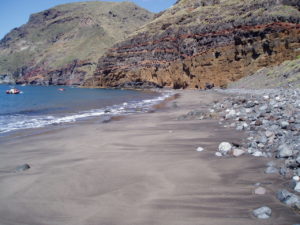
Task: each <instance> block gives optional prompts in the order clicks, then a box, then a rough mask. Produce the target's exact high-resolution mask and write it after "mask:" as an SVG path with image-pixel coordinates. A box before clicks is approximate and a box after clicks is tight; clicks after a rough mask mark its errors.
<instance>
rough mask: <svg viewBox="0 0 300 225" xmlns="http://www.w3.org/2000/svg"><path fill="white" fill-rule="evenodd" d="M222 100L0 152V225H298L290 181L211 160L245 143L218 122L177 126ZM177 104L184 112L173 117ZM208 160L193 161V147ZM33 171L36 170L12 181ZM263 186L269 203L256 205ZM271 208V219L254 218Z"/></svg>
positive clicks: (29, 140) (186, 100) (245, 161)
mask: <svg viewBox="0 0 300 225" xmlns="http://www.w3.org/2000/svg"><path fill="white" fill-rule="evenodd" d="M221 98H222V95H220V94H217V93H215V92H211V91H207V92H204V91H182V92H180V97H179V98H178V99H176V100H172V101H170V102H168V103H167V104H166V105H165V106H164V107H163V108H159V109H158V110H157V111H155V112H153V113H145V114H136V115H130V116H127V117H125V118H122V119H121V120H115V121H111V122H109V123H95V124H81V125H79V126H74V127H69V128H63V129H60V130H55V131H50V132H45V133H43V134H40V135H32V136H28V137H22V138H18V139H11V140H8V141H5V142H2V143H0V224H1V225H25V224H26V225H254V224H266V225H267V224H270V225H271V224H272V225H288V224H290V225H292V224H295V223H297V222H299V221H300V216H299V214H297V213H296V212H294V211H293V210H292V209H289V208H287V207H286V206H285V205H283V204H281V203H280V202H279V201H278V200H277V199H276V198H275V192H276V191H277V190H278V189H279V188H280V187H281V186H282V185H283V184H284V182H285V181H284V180H283V179H281V178H280V177H279V176H276V175H274V174H265V173H264V169H265V164H266V162H267V160H266V159H264V158H256V157H253V156H250V155H243V156H241V157H238V158H234V157H230V156H228V157H221V158H218V157H216V156H215V155H214V154H215V152H216V150H217V148H218V145H219V143H220V142H222V141H229V142H237V143H239V142H242V140H243V138H245V134H244V133H243V132H241V131H236V130H235V129H230V128H224V127H221V126H220V125H219V124H218V121H217V120H213V119H210V120H183V121H180V120H177V118H178V117H179V116H180V115H183V114H185V113H187V112H189V111H191V110H193V109H204V108H205V107H207V106H208V104H209V103H211V102H213V101H214V100H215V99H221ZM174 101H176V103H177V105H178V107H174V105H173V102H174ZM199 146H201V147H203V148H204V151H202V152H197V151H196V149H197V147H199ZM24 163H28V164H29V165H30V166H31V168H30V169H29V170H27V171H23V172H15V171H14V170H15V168H16V167H17V166H19V165H22V164H24ZM257 182H260V183H261V184H262V185H263V186H264V187H265V188H266V189H267V193H266V194H265V195H255V194H254V193H253V192H254V189H255V184H256V183H257ZM264 205H266V206H269V207H271V208H272V216H271V218H270V219H265V220H259V219H257V218H255V217H254V216H253V215H252V211H253V209H256V208H259V207H261V206H264Z"/></svg>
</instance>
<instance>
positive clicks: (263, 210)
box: [253, 206, 272, 219]
mask: <svg viewBox="0 0 300 225" xmlns="http://www.w3.org/2000/svg"><path fill="white" fill-rule="evenodd" d="M271 214H272V210H271V208H270V207H268V206H263V207H260V208H258V209H255V210H253V215H254V216H255V217H257V218H258V219H268V218H270V216H271Z"/></svg>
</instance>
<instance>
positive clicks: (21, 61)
mask: <svg viewBox="0 0 300 225" xmlns="http://www.w3.org/2000/svg"><path fill="white" fill-rule="evenodd" d="M152 18H153V14H152V13H150V12H148V11H146V10H144V9H141V8H139V7H137V6H136V5H134V4H133V3H130V2H123V3H116V2H81V3H71V4H66V5H60V6H57V7H54V8H51V9H49V10H45V11H43V12H40V13H36V14H33V15H31V16H30V18H29V21H28V23H27V24H25V25H23V26H21V27H19V28H15V29H14V30H12V31H11V32H10V33H8V34H7V35H6V36H5V37H4V38H3V39H2V40H1V41H0V77H2V78H4V77H10V78H13V79H15V80H16V82H17V83H24V82H25V83H33V84H81V83H82V82H83V81H84V80H85V79H86V77H89V76H91V75H92V74H93V72H94V70H95V68H96V64H97V61H98V59H99V57H101V56H102V55H103V53H104V52H105V51H106V50H107V48H109V47H111V46H112V45H113V44H115V43H116V42H117V41H120V40H122V39H124V38H125V37H127V36H128V35H129V33H130V32H133V31H134V30H136V29H137V28H138V27H140V26H142V25H143V24H145V23H146V22H148V21H150V20H151V19H152ZM2 80H4V79H2ZM6 80H7V79H6ZM0 82H1V81H0Z"/></svg>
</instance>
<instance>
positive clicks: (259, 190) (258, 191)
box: [254, 187, 267, 195]
mask: <svg viewBox="0 0 300 225" xmlns="http://www.w3.org/2000/svg"><path fill="white" fill-rule="evenodd" d="M266 192H267V191H266V189H265V188H263V187H258V188H256V189H255V190H254V194H256V195H264V194H266Z"/></svg>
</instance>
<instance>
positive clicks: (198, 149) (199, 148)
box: [196, 147, 204, 152]
mask: <svg viewBox="0 0 300 225" xmlns="http://www.w3.org/2000/svg"><path fill="white" fill-rule="evenodd" d="M203 150H204V148H202V147H198V148H197V149H196V151H197V152H202V151H203Z"/></svg>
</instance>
